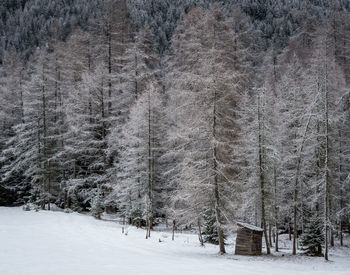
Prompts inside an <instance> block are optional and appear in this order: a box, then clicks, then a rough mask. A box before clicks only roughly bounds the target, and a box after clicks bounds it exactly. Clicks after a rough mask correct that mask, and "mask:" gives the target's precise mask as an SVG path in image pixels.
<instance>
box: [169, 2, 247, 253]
mask: <svg viewBox="0 0 350 275" xmlns="http://www.w3.org/2000/svg"><path fill="white" fill-rule="evenodd" d="M234 26H235V22H234V21H233V19H232V18H229V17H225V15H224V14H223V12H222V11H221V9H220V7H219V6H217V5H213V6H211V9H210V10H204V9H201V8H193V9H192V10H191V12H190V13H188V14H187V16H186V17H185V18H184V20H183V22H182V24H181V25H180V26H179V28H178V30H177V33H178V35H177V37H176V40H175V41H174V45H173V59H171V60H170V61H169V64H170V68H171V70H172V71H171V74H170V75H169V79H170V80H171V81H172V83H174V84H175V85H172V86H173V87H172V88H171V90H170V91H169V94H170V96H171V97H172V102H173V104H174V105H175V106H176V108H177V112H176V117H175V126H174V129H173V130H172V131H171V132H172V134H173V135H174V137H173V139H174V140H176V143H177V144H176V150H180V151H181V154H182V156H181V162H180V163H179V167H180V170H179V175H178V177H177V179H176V181H177V184H178V193H177V195H176V196H175V197H174V199H175V200H178V201H179V202H178V203H179V204H181V205H182V206H183V207H185V208H184V209H183V210H185V211H186V212H187V213H188V212H192V211H194V213H195V214H197V215H200V214H201V213H204V211H206V210H208V209H210V208H211V209H212V211H214V213H215V218H216V226H217V232H218V240H219V246H220V252H221V253H225V246H224V237H223V230H224V224H225V223H226V222H225V220H226V218H227V217H228V216H231V215H232V209H233V208H234V203H232V201H234V198H235V194H237V193H236V192H235V191H236V188H237V186H236V184H235V180H234V178H235V176H237V174H238V173H237V172H236V173H235V169H236V166H235V165H237V163H239V162H240V159H236V156H235V153H234V148H237V147H235V146H237V136H238V133H239V131H240V126H239V125H238V123H237V121H236V120H235V118H236V113H235V112H236V111H237V110H236V109H237V106H238V101H239V96H238V95H239V94H240V93H241V92H242V91H243V90H244V88H245V87H246V85H247V81H246V78H245V77H246V68H245V66H244V65H245V63H244V59H245V58H246V56H245V55H244V54H245V53H244V51H243V50H242V48H240V45H239V41H238V40H237V38H238V36H239V34H238V33H235V29H234ZM178 210H179V212H180V213H181V212H182V211H183V210H181V208H180V209H178Z"/></svg>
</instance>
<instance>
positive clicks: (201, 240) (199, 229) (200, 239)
mask: <svg viewBox="0 0 350 275" xmlns="http://www.w3.org/2000/svg"><path fill="white" fill-rule="evenodd" d="M198 239H199V242H200V244H201V246H204V241H203V236H202V228H201V223H200V221H199V219H198Z"/></svg>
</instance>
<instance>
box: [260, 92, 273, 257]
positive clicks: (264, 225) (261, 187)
mask: <svg viewBox="0 0 350 275" xmlns="http://www.w3.org/2000/svg"><path fill="white" fill-rule="evenodd" d="M261 120H262V117H261V108H260V95H259V98H258V123H259V175H260V192H261V193H260V194H261V219H262V225H263V229H264V237H265V244H266V253H267V254H268V255H269V254H270V246H269V241H268V237H267V230H266V218H265V187H264V184H265V176H264V171H263V148H262V146H263V145H262V139H263V137H262V125H261V124H262V121H261Z"/></svg>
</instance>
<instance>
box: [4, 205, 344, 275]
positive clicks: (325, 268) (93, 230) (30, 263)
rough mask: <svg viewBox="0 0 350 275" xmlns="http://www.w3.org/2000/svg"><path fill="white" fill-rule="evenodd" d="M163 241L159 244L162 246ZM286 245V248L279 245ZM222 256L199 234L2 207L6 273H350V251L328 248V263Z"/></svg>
mask: <svg viewBox="0 0 350 275" xmlns="http://www.w3.org/2000/svg"><path fill="white" fill-rule="evenodd" d="M159 239H160V240H161V242H159ZM281 244H282V246H283V245H287V244H285V243H283V241H282V242H281ZM233 251H234V246H233V245H229V246H228V247H227V252H228V254H227V255H225V256H219V255H218V254H217V252H218V247H215V246H211V245H206V247H205V248H202V247H200V246H199V244H198V240H197V236H196V235H191V234H180V233H179V234H176V235H175V241H172V240H171V234H170V233H164V232H152V235H151V239H150V240H146V239H145V232H144V231H143V230H141V229H136V228H133V227H132V228H129V231H128V235H124V234H122V233H121V226H120V225H118V224H116V223H114V222H108V221H98V220H95V219H94V218H92V217H89V216H85V215H81V214H76V213H71V214H66V213H62V212H48V211H40V212H33V211H31V212H26V211H23V210H22V209H21V208H1V207H0V274H1V275H104V274H110V275H112V274H115V275H124V274H128V275H138V274H140V275H158V274H162V275H168V274H169V275H170V274H174V275H175V274H176V275H187V274H198V275H199V274H201V275H207V274H210V275H221V274H222V275H224V274H227V275H228V274H230V275H235V274H237V275H248V274H249V275H253V274H269V275H274V274H276V275H277V274H278V275H289V274H293V275H294V274H296V275H297V274H305V275H306V274H307V275H310V274H327V275H331V274H337V275H338V274H339V275H340V274H342V275H349V274H350V250H349V248H344V249H340V248H337V249H335V250H331V253H330V259H331V261H329V262H325V261H324V260H323V259H322V258H310V257H304V256H296V257H293V256H291V255H289V254H288V253H285V252H284V254H285V256H282V253H283V252H282V253H280V254H278V255H273V256H261V257H243V256H236V255H234V254H233Z"/></svg>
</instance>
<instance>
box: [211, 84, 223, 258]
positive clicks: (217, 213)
mask: <svg viewBox="0 0 350 275" xmlns="http://www.w3.org/2000/svg"><path fill="white" fill-rule="evenodd" d="M216 97H217V95H216V87H214V99H213V141H214V142H213V144H214V145H213V164H214V167H213V171H214V173H215V175H214V199H215V218H216V226H217V231H218V239H219V247H220V253H221V254H225V253H226V251H225V243H224V234H223V230H222V222H221V211H220V193H219V184H218V175H217V174H218V171H217V169H218V168H217V155H216V100H217V98H216Z"/></svg>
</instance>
